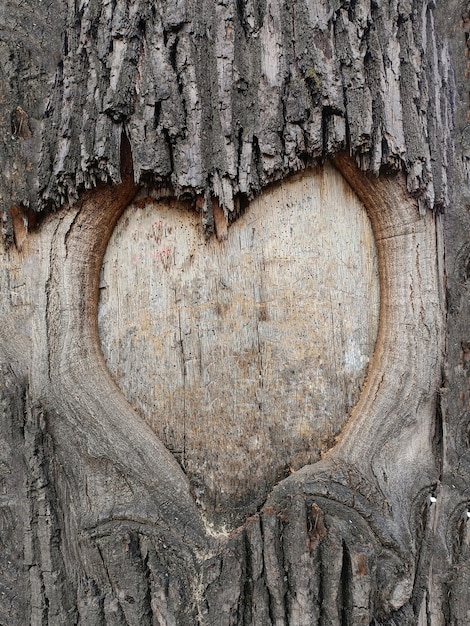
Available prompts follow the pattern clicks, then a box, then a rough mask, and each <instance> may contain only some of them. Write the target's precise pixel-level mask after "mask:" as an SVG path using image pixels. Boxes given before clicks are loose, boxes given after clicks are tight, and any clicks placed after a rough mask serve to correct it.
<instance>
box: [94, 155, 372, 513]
mask: <svg viewBox="0 0 470 626" xmlns="http://www.w3.org/2000/svg"><path fill="white" fill-rule="evenodd" d="M174 204H175V203H171V202H168V201H167V202H164V201H158V202H157V201H155V202H149V203H148V204H147V205H146V206H145V208H143V209H142V208H138V207H137V205H133V206H131V207H130V208H129V209H128V210H127V211H126V212H125V214H124V215H123V216H122V217H121V219H120V221H119V223H118V225H117V227H116V228H115V231H114V233H113V236H112V238H111V240H110V242H109V244H108V249H107V252H106V255H105V259H104V263H103V268H102V277H101V285H100V287H101V289H100V294H101V297H100V305H99V328H100V338H101V343H102V347H103V352H104V354H105V358H106V360H107V364H108V367H109V369H110V371H111V373H112V374H113V376H114V377H115V379H116V381H117V382H118V384H119V386H120V387H121V389H122V390H123V392H124V394H125V395H126V397H127V398H128V400H129V401H130V402H131V403H132V404H133V406H134V407H135V408H136V409H137V410H138V411H139V412H140V413H141V415H143V417H144V418H145V419H146V421H147V422H148V423H149V424H150V425H151V426H152V428H153V429H154V431H155V432H156V433H157V435H158V436H159V438H160V439H161V440H162V441H163V442H164V443H165V445H166V446H167V447H168V449H169V450H171V451H172V452H173V453H174V455H175V456H176V458H177V459H178V460H179V462H180V464H181V465H182V467H183V468H184V470H185V471H186V473H187V475H188V476H189V478H190V480H191V483H192V486H193V490H194V493H195V495H196V498H197V500H198V501H199V503H200V504H201V506H202V507H203V508H205V509H206V510H207V513H208V515H209V517H211V518H212V519H214V520H220V519H224V518H225V517H226V512H227V511H228V510H229V509H230V511H231V513H232V514H234V512H235V518H234V519H232V520H231V522H233V523H236V522H237V520H238V519H242V518H243V517H245V516H246V515H247V514H250V513H252V512H253V511H254V510H255V509H256V508H257V506H259V504H261V502H263V501H264V499H265V497H266V494H267V493H268V492H269V490H270V489H271V488H272V486H273V485H274V484H276V483H277V482H278V481H279V480H280V479H282V478H283V477H284V476H286V474H287V473H289V472H290V471H292V470H296V469H298V468H300V467H302V466H303V465H306V464H308V463H313V462H315V461H317V460H318V459H319V458H320V455H321V453H322V452H324V451H325V450H327V449H328V448H330V447H331V445H332V444H333V443H334V438H335V436H336V435H337V434H338V433H339V431H340V430H341V428H342V426H343V425H344V424H345V422H346V420H347V416H348V414H349V412H350V410H351V408H352V407H353V406H354V404H355V403H356V402H357V400H358V398H359V394H360V391H361V388H362V385H363V382H364V379H365V375H366V371H367V365H368V362H369V359H370V357H371V355H372V353H373V349H374V344H375V340H376V336H377V327H378V311H379V278H378V270H377V256H376V251H375V244H374V238H373V234H372V229H371V226H370V223H369V220H368V217H367V214H366V211H365V209H364V207H363V205H362V204H361V203H360V201H359V200H358V198H357V196H356V195H355V194H354V192H352V191H351V189H350V187H349V186H348V185H347V183H346V182H345V181H344V179H343V178H342V176H341V175H340V174H339V173H337V172H336V170H335V169H333V167H331V166H329V165H326V166H325V167H323V168H322V169H321V170H308V171H305V172H303V173H302V174H300V175H297V176H295V177H293V178H291V179H289V180H287V181H284V182H283V183H282V184H279V185H276V186H274V187H272V188H270V189H268V190H267V191H265V192H264V193H263V195H262V196H261V197H259V198H257V199H256V200H254V201H253V202H252V203H251V204H250V205H249V207H248V208H247V210H246V211H245V213H244V214H243V215H242V216H241V217H240V218H239V219H238V220H237V221H236V222H235V223H233V224H232V225H231V226H230V227H229V229H228V232H227V238H226V239H225V240H223V241H218V240H217V239H216V238H215V237H213V238H211V239H210V240H207V238H205V237H204V235H203V232H202V229H201V225H200V216H199V215H198V214H196V213H194V212H190V211H188V210H185V209H182V208H181V207H179V208H178V206H176V208H175V206H174Z"/></svg>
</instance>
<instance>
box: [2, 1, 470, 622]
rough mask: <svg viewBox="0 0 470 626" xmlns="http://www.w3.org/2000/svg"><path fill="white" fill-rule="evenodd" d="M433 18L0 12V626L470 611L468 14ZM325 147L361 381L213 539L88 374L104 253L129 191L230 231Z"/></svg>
mask: <svg viewBox="0 0 470 626" xmlns="http://www.w3.org/2000/svg"><path fill="white" fill-rule="evenodd" d="M43 4H46V5H47V6H43ZM454 5H455V6H454ZM452 7H453V8H454V9H455V11H454V12H453V13H452V15H451V18H450V19H449V17H448V16H447V15H446V10H445V8H443V7H441V6H439V7H438V8H437V9H436V10H433V7H432V6H431V3H428V2H426V1H424V0H422V1H421V0H416V1H414V2H412V1H409V2H401V3H395V2H392V1H391V2H388V3H370V2H365V1H364V2H362V1H359V0H358V1H356V2H343V3H342V2H337V3H332V2H326V1H325V2H320V1H318V2H307V1H305V2H304V1H302V2H296V3H290V2H285V3H284V2H274V1H268V0H267V1H266V2H261V3H259V4H257V3H253V2H250V1H247V2H242V3H240V2H237V3H235V2H209V1H208V0H207V1H203V2H199V3H196V2H189V1H188V2H177V3H173V2H171V3H170V2H169V3H165V2H161V3H157V4H156V5H154V3H150V2H144V1H143V0H142V1H137V0H135V1H132V2H124V0H123V1H122V2H121V1H120V0H118V1H116V2H114V1H113V2H109V3H105V2H98V0H87V1H85V2H82V3H81V4H80V6H77V5H76V4H75V3H70V4H69V9H68V13H66V11H65V8H64V6H63V4H62V3H58V2H57V3H54V2H49V3H39V4H38V5H37V6H36V3H34V6H33V3H31V5H29V4H28V3H22V2H11V3H8V4H7V5H6V6H5V7H2V8H0V34H1V37H0V64H1V65H2V68H3V73H2V78H1V82H0V84H1V95H2V100H1V101H0V133H1V141H2V147H3V148H2V151H1V152H0V166H1V174H0V198H1V200H2V203H3V205H4V208H5V209H6V210H7V211H6V212H5V213H4V216H5V217H4V234H5V242H4V246H3V248H2V260H3V268H2V273H1V275H0V281H1V286H2V293H5V294H6V297H5V298H4V299H3V300H2V303H1V315H2V327H1V330H0V349H1V363H2V365H1V370H0V371H1V376H2V378H1V383H2V384H1V388H0V390H1V398H2V404H1V413H0V418H1V429H2V435H3V437H2V442H1V443H2V445H1V448H0V461H1V465H0V471H1V478H2V485H3V494H4V495H3V496H2V500H1V507H0V511H1V515H2V517H1V519H2V535H1V540H2V544H3V546H4V550H3V554H2V555H1V557H0V585H1V590H0V591H1V596H0V622H5V623H8V624H12V625H13V626H14V625H15V624H24V623H30V624H34V625H36V624H38V625H39V624H43V625H46V624H50V625H53V624H87V625H88V624H97V625H98V624H113V625H114V624H139V625H140V624H144V625H145V624H165V625H166V624H168V625H170V624H177V625H179V624H183V625H184V624H188V625H189V624H198V623H199V624H217V625H224V624H240V625H241V624H261V625H264V624H266V625H267V626H268V625H270V624H276V625H277V626H279V625H281V624H291V625H294V624H316V623H320V624H372V623H375V624H390V625H391V624H429V625H432V626H434V625H437V624H465V623H466V622H467V621H468V608H467V607H468V602H469V597H468V584H467V583H468V579H469V575H470V574H469V571H470V569H469V568H470V565H469V556H468V517H467V499H468V478H469V473H470V472H469V471H468V432H467V431H468V423H469V420H468V416H469V414H468V367H467V366H468V360H469V359H468V353H469V348H468V337H467V336H466V332H467V330H466V329H467V327H468V316H469V312H468V302H467V301H468V298H467V295H468V294H467V291H468V285H467V283H468V267H467V266H468V248H469V246H468V234H467V233H468V212H467V210H466V204H467V191H466V190H468V176H467V175H468V167H467V152H466V150H467V144H466V138H465V132H466V129H467V123H466V121H465V115H466V112H467V108H468V107H467V101H466V98H465V97H464V96H463V95H461V94H462V91H463V80H464V73H465V68H464V61H463V59H464V47H465V45H464V44H465V42H464V38H463V36H462V35H461V33H463V32H464V30H463V29H462V31H459V30H458V29H459V28H461V25H460V24H459V23H458V18H459V16H460V15H462V16H463V18H464V21H463V28H464V29H465V28H466V27H467V22H466V21H465V19H466V18H468V14H467V13H466V11H465V10H464V9H465V7H463V3H459V2H453V3H452ZM436 18H437V24H438V28H437V30H439V32H440V33H441V37H442V39H441V38H439V37H438V36H437V35H436V26H435V19H436ZM456 33H457V34H456ZM449 42H451V45H452V47H453V49H452V50H451V54H452V56H450V53H449ZM451 59H452V61H451ZM454 70H455V73H456V77H457V83H456V84H457V92H456V93H457V96H458V98H457V100H458V101H457V109H456V110H457V117H456V124H457V126H456V127H457V131H458V133H460V134H457V135H454V134H453V130H452V123H453V109H452V104H453V102H452V100H453V96H454V92H453V71H454ZM459 97H460V100H459ZM454 137H455V138H456V139H457V145H456V150H455V161H454V162H453V163H452V168H450V167H449V164H450V158H451V156H452V155H451V148H452V142H453V139H454ZM345 147H346V148H347V149H348V151H349V153H350V154H352V155H353V157H355V161H354V160H353V159H352V158H351V157H350V156H349V155H346V154H345V153H344V152H340V151H341V150H342V149H344V148H345ZM325 158H330V159H331V160H332V162H333V163H334V164H335V166H336V168H337V169H338V170H339V172H340V173H341V174H342V176H343V177H344V178H345V179H346V180H347V181H348V183H349V185H350V186H351V188H352V189H353V190H354V192H355V193H356V194H357V196H358V198H359V199H360V200H361V201H362V202H363V204H364V205H365V207H366V209H367V212H368V215H369V218H370V221H371V224H372V228H373V231H374V238H375V242H376V246H377V250H378V257H379V268H380V290H381V293H380V319H379V334H378V339H377V342H376V347H375V352H374V356H373V359H372V363H371V365H370V368H369V373H368V378H367V381H366V384H365V386H364V387H363V389H362V391H361V394H360V397H359V400H358V402H357V404H356V405H355V407H354V408H353V409H352V412H351V414H350V416H349V419H348V422H347V424H346V426H345V427H344V429H343V431H342V433H341V436H340V437H339V439H338V441H337V442H336V444H335V445H334V446H333V447H332V448H331V449H330V450H329V451H328V452H327V453H326V454H325V455H324V456H323V458H322V459H321V460H320V461H319V462H318V463H314V464H311V465H306V466H305V467H303V468H302V469H301V470H299V471H298V472H295V473H294V474H292V476H290V477H288V478H287V479H285V480H283V481H281V482H280V483H279V484H278V485H277V486H276V487H275V488H274V489H273V490H272V491H271V493H270V494H269V496H268V498H267V500H266V502H265V503H264V506H263V507H262V508H261V509H260V510H259V511H258V512H257V513H256V514H255V515H252V516H251V517H249V518H248V519H245V520H244V521H242V522H241V523H240V524H239V525H238V527H237V528H236V529H235V530H234V531H233V532H231V533H223V532H219V533H215V532H214V531H213V529H212V528H211V527H210V526H209V524H208V523H207V521H206V520H205V519H204V517H203V515H202V514H201V511H200V510H199V509H198V507H197V505H196V503H195V501H194V499H193V495H192V493H191V485H190V483H189V481H188V479H187V477H186V476H185V474H184V472H183V471H182V470H181V468H180V466H179V465H178V463H177V462H176V460H175V458H174V457H173V456H172V455H171V454H170V453H169V452H168V450H167V449H166V448H165V446H164V445H163V444H162V442H161V441H160V440H159V439H158V438H157V437H156V436H155V434H154V432H153V431H152V430H151V429H150V428H149V427H148V426H147V425H146V423H145V422H144V420H143V419H141V417H140V416H139V415H138V414H137V413H136V412H135V410H134V409H133V408H132V407H131V406H130V404H129V403H128V402H127V400H126V399H125V397H124V395H123V394H122V392H121V390H120V389H119V388H118V387H117V386H116V384H115V382H114V380H113V379H112V377H111V376H110V374H109V372H108V370H107V367H106V363H105V361H104V358H103V355H102V352H101V348H100V343H99V338H98V329H97V306H98V293H99V280H100V271H101V264H102V260H103V255H104V253H105V250H106V247H107V244H108V241H109V238H110V236H111V234H112V232H113V229H114V226H115V224H116V222H117V220H118V218H119V217H120V216H121V215H122V213H123V212H124V211H125V209H126V207H127V206H128V205H129V203H130V202H131V201H132V199H133V198H134V197H135V195H136V193H137V192H138V191H139V189H140V190H142V188H143V187H144V188H146V189H145V190H146V191H149V192H151V193H154V194H160V195H164V194H165V193H166V194H170V195H173V196H175V197H179V198H180V199H181V198H183V199H184V198H186V199H189V201H190V203H192V204H193V206H194V207H196V208H197V209H198V210H199V212H200V215H201V221H202V223H203V224H204V227H205V229H206V232H210V231H211V230H212V229H213V228H214V220H215V222H216V223H215V228H216V231H217V235H218V236H219V237H220V238H222V239H223V238H224V237H225V236H226V229H227V228H230V226H229V224H230V223H231V222H233V221H235V219H236V218H237V216H238V215H239V213H240V212H242V211H243V209H244V207H245V205H246V203H247V200H249V199H251V198H252V197H253V196H254V195H255V194H257V193H259V192H261V191H262V190H263V189H264V188H265V187H266V186H267V185H268V184H269V183H271V182H273V181H274V180H279V179H283V178H285V177H286V176H287V175H288V174H289V173H291V172H295V171H298V170H302V169H304V168H305V167H306V165H311V164H314V163H317V162H320V161H321V160H323V159H325ZM357 164H359V167H358V166H357ZM377 174H379V175H378V176H377ZM449 181H450V182H451V183H452V185H453V187H452V185H451V186H450V187H449ZM449 189H451V190H452V189H453V192H454V202H453V204H452V205H451V204H450V203H449ZM141 193H142V191H141ZM214 207H215V211H213V208H214ZM220 207H222V210H220ZM50 209H58V210H57V211H56V212H51V211H50ZM433 209H434V210H433ZM440 209H445V217H443V216H442V214H441V211H440ZM33 211H35V212H37V211H39V212H42V215H41V216H40V219H39V220H37V223H36V220H35V219H34V217H33ZM222 211H223V214H222ZM444 237H445V238H446V246H447V253H446V257H444ZM8 243H10V244H12V243H14V245H10V247H8ZM444 260H445V266H444ZM445 271H446V272H447V277H448V284H447V285H446V283H445V278H446V277H445ZM446 288H447V289H448V294H449V295H448V301H447V302H448V310H447V312H446V309H445V306H446ZM446 315H447V344H448V352H447V356H446V360H444V331H445V328H446V327H445V323H446ZM443 366H445V369H444V372H445V376H444V380H443ZM263 498H264V494H263ZM263 498H261V499H263Z"/></svg>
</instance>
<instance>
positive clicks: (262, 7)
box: [0, 0, 452, 227]
mask: <svg viewBox="0 0 470 626" xmlns="http://www.w3.org/2000/svg"><path fill="white" fill-rule="evenodd" d="M430 5H432V3H429V2H428V1H427V0H415V1H411V0H408V1H406V2H398V0H393V1H390V2H383V3H382V2H381V3H375V2H372V3H371V2H370V0H357V1H355V2H340V1H339V0H335V1H330V0H329V1H326V0H324V1H322V2H320V1H315V2H314V1H312V0H310V1H304V0H302V1H296V2H295V3H293V2H291V0H285V1H282V0H265V1H263V2H252V1H251V0H247V1H246V2H245V1H243V2H235V0H230V1H227V2H226V1H223V2H222V1H221V2H217V1H213V0H207V1H206V0H200V1H197V2H196V1H194V0H192V1H191V0H187V1H185V0H181V1H178V2H173V1H171V2H170V1H169V2H165V1H163V0H162V2H158V3H154V2H150V1H149V0H132V1H129V0H116V1H115V0H112V1H109V2H102V1H101V0H87V1H86V2H81V3H77V2H70V3H69V4H68V7H66V6H65V3H62V2H41V3H36V2H31V3H25V2H15V1H13V2H8V3H7V4H6V6H5V7H4V8H3V9H2V14H1V19H0V29H1V32H2V40H3V43H2V47H3V52H2V55H1V56H2V65H3V76H4V78H3V87H2V92H3V94H4V98H3V102H2V103H0V111H1V117H2V119H3V123H2V129H1V130H2V140H3V143H4V146H5V151H4V156H3V159H2V162H1V163H0V165H1V167H0V171H1V172H2V173H1V176H2V178H1V183H0V193H1V196H2V198H1V199H2V203H3V207H4V208H9V206H11V204H12V203H13V202H15V203H18V204H21V205H25V206H27V207H30V208H32V209H34V210H41V209H43V208H45V207H48V206H52V207H55V208H58V207H60V206H61V205H63V204H64V203H65V202H68V201H74V200H75V199H76V198H77V196H78V194H79V192H80V190H82V189H84V188H90V187H93V186H94V185H95V184H96V181H98V180H111V181H113V182H115V183H116V182H119V180H120V176H119V158H120V157H119V154H120V148H119V146H120V140H121V135H122V132H123V131H125V132H126V134H127V136H128V137H129V140H130V143H131V147H132V153H133V158H134V176H135V180H136V181H137V182H139V181H149V182H150V183H152V184H155V183H160V182H161V181H163V182H164V183H166V184H169V185H171V187H172V188H173V189H174V191H175V193H176V194H177V195H182V194H186V193H188V194H189V195H190V196H191V195H194V194H198V193H199V194H203V195H204V196H205V197H206V199H207V196H208V195H212V196H215V197H216V198H218V200H219V203H220V204H221V205H222V206H223V208H224V210H225V211H226V213H227V214H228V215H229V216H230V218H231V219H233V217H235V216H236V214H237V213H238V207H239V203H240V200H242V199H243V197H248V198H251V197H252V196H253V195H254V194H256V193H258V192H259V191H260V189H261V188H263V187H264V186H265V185H266V184H267V183H269V182H270V181H273V180H276V179H279V178H282V177H283V176H285V175H286V174H287V173H289V172H292V171H296V170H299V169H302V168H304V167H305V164H306V163H314V162H315V161H318V160H321V159H322V158H324V157H325V156H326V155H328V154H332V153H334V152H335V151H337V150H338V149H343V148H344V147H346V146H347V147H348V149H349V150H350V151H351V152H352V153H353V154H354V155H356V156H357V159H358V162H359V164H360V165H361V167H362V168H364V169H366V170H370V171H373V172H378V171H379V170H380V168H381V167H386V168H390V169H394V170H399V169H402V168H404V169H405V171H406V172H407V185H408V189H409V191H410V192H411V193H413V194H416V196H417V197H418V198H419V199H420V201H421V202H422V203H423V205H424V204H427V205H428V206H431V207H432V206H434V205H438V206H439V205H445V204H446V203H447V199H448V190H447V187H448V185H447V174H446V169H447V159H448V148H449V146H448V138H449V137H450V130H451V125H452V124H451V112H450V108H449V85H450V84H451V82H452V80H451V77H450V76H449V71H450V67H449V59H448V54H447V49H446V46H443V45H442V44H441V43H439V42H438V40H437V38H436V34H435V28H434V17H433V14H432V10H431V8H430ZM52 25H53V27H52ZM48 94H50V95H49V97H46V96H47V95H48ZM204 217H205V220H206V222H207V223H208V226H209V227H210V226H211V224H212V219H213V218H212V212H211V204H210V202H206V206H205V216H204Z"/></svg>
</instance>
